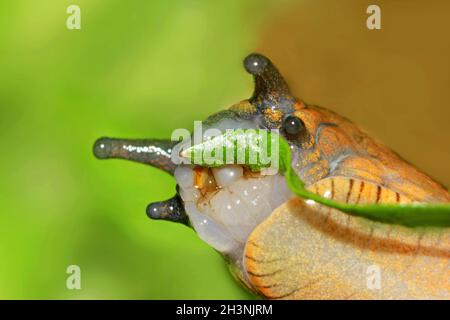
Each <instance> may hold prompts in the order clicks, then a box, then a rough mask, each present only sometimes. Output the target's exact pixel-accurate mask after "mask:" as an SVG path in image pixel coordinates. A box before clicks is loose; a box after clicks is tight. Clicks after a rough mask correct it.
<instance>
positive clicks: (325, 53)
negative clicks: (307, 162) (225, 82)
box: [258, 0, 450, 186]
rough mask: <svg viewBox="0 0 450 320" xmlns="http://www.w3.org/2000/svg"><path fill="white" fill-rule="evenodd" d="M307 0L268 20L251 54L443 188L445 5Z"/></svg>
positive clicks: (449, 79) (447, 104)
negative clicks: (377, 13)
mask: <svg viewBox="0 0 450 320" xmlns="http://www.w3.org/2000/svg"><path fill="white" fill-rule="evenodd" d="M369 4H371V3H369V2H364V1H350V0H344V1H333V0H316V1H305V2H302V3H301V4H299V5H295V6H293V5H292V6H286V7H285V8H283V9H281V10H280V11H279V12H274V14H273V16H271V17H269V18H268V19H267V24H266V28H265V31H264V32H263V37H262V40H261V44H260V46H259V47H258V50H259V51H260V52H262V53H264V54H266V55H267V56H268V57H270V59H271V60H272V61H273V62H274V63H275V64H276V65H277V66H278V67H279V69H280V70H281V71H282V72H283V74H284V75H285V77H286V80H287V82H288V84H289V86H290V88H291V89H292V91H293V93H294V94H295V95H296V96H298V97H299V98H301V99H303V100H304V101H305V102H306V103H309V104H316V105H320V106H322V107H325V108H327V109H330V110H333V111H335V112H337V113H339V114H341V115H343V116H345V117H348V118H349V119H351V120H352V121H354V122H355V123H356V124H358V125H359V126H361V127H362V128H364V129H366V130H367V131H368V132H369V133H370V134H371V135H372V136H374V137H376V138H378V139H379V140H381V141H382V142H383V143H384V144H386V145H388V146H390V147H391V148H392V149H394V150H395V151H397V152H398V153H399V154H400V155H401V156H402V157H404V158H405V159H407V160H408V161H410V162H411V163H413V164H414V165H416V166H417V167H418V168H420V169H422V170H423V171H425V172H426V173H428V174H429V175H431V176H432V177H433V178H435V179H436V180H437V181H439V182H441V183H443V184H444V185H446V186H450V170H448V164H449V163H450V123H449V120H450V90H448V86H449V84H450V59H449V57H450V42H449V41H448V40H447V37H448V34H450V25H448V23H447V22H446V21H447V15H448V12H450V2H445V1H433V2H432V3H428V2H426V1H418V0H410V1H397V2H395V1H387V0H380V1H377V3H376V4H377V5H379V6H380V8H381V25H382V29H381V30H368V29H367V27H366V19H367V17H368V14H366V8H367V6H368V5H369Z"/></svg>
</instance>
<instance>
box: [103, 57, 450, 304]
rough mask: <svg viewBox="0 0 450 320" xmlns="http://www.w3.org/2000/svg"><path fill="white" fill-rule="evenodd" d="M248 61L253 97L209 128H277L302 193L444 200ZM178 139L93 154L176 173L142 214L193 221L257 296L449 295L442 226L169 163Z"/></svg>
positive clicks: (441, 191)
mask: <svg viewBox="0 0 450 320" xmlns="http://www.w3.org/2000/svg"><path fill="white" fill-rule="evenodd" d="M244 67H245V68H246V70H247V71H248V72H249V73H250V74H252V75H253V76H254V79H255V91H254V93H253V96H252V97H251V98H250V99H248V100H244V101H241V102H239V103H237V104H235V105H233V106H232V107H230V108H229V109H228V110H225V111H221V112H219V113H217V114H215V115H212V116H210V117H209V118H208V119H207V120H206V121H205V123H204V126H205V127H206V128H215V129H219V130H221V131H224V130H226V129H239V128H240V129H247V128H255V129H278V130H280V133H281V134H282V135H283V136H284V137H285V138H286V140H287V141H288V142H289V144H290V146H291V150H292V163H291V164H292V168H293V169H294V170H295V171H296V173H297V174H298V175H299V176H300V177H301V179H302V180H303V181H304V182H305V184H306V186H307V188H308V190H310V191H311V192H314V193H316V194H319V195H321V196H323V197H325V198H330V199H333V200H336V201H341V202H345V203H355V204H388V203H389V204H390V203H394V204H395V203H398V204H405V203H416V202H419V203H435V202H450V194H449V192H448V191H447V190H446V189H445V188H444V187H442V186H441V185H440V184H439V183H437V182H435V181H434V180H432V179H431V178H430V177H429V176H427V175H426V174H424V173H422V172H421V171H420V170H418V169H417V168H415V167H414V166H412V165H411V164H409V163H407V162H406V161H404V160H403V159H402V158H401V157H399V156H398V155H397V154H395V153H394V152H393V151H391V150H390V149H389V148H387V147H385V146H384V145H382V144H380V143H378V142H377V141H375V140H374V139H372V138H370V137H369V136H368V135H367V134H366V133H365V132H363V131H362V130H361V129H359V128H358V127H357V126H356V125H354V124H353V123H352V122H350V121H349V120H347V119H345V118H343V117H341V116H339V115H337V114H335V113H333V112H331V111H328V110H326V109H323V108H321V107H316V106H310V105H307V104H306V103H305V102H303V101H301V100H298V99H296V98H295V97H293V96H292V95H291V93H290V92H289V89H288V86H287V84H286V83H285V81H284V79H283V78H282V76H281V75H280V73H279V72H278V70H277V69H276V68H275V67H274V66H273V65H272V63H271V61H270V60H269V59H267V58H266V57H264V56H262V55H259V54H252V55H249V56H248V57H247V58H246V59H245V61H244ZM175 144H176V142H170V141H156V140H138V141H133V140H121V139H110V138H102V139H99V140H98V141H97V142H96V144H95V145H94V153H95V154H96V155H97V157H99V158H102V159H104V158H125V159H129V160H133V161H138V162H142V163H147V164H150V165H152V166H156V167H159V168H160V169H163V170H165V171H167V172H169V173H171V174H173V175H174V176H175V179H176V180H177V184H178V187H177V195H176V196H175V197H173V198H171V199H169V200H167V201H162V202H157V203H153V204H150V205H149V206H148V208H147V214H148V215H149V216H150V217H151V218H153V219H165V220H170V221H175V222H181V223H183V224H186V225H189V226H191V227H192V228H193V229H194V230H195V231H196V232H197V234H198V235H199V237H200V238H201V239H203V240H204V241H205V242H207V243H208V244H210V245H211V246H212V247H213V248H214V249H216V250H217V251H219V252H220V253H221V254H222V255H223V256H224V257H225V259H226V260H227V261H228V262H229V263H230V266H231V269H232V271H233V273H234V274H235V276H236V278H237V279H238V280H239V281H240V282H242V283H243V284H244V285H245V286H246V287H247V288H249V289H250V290H251V291H253V292H255V293H256V294H258V295H260V296H262V297H264V298H268V299H303V298H304V299H344V298H349V299H401V298H439V299H450V268H449V261H450V230H449V229H448V228H408V227H404V226H399V225H392V224H387V223H380V222H375V221H371V220H368V219H364V218H360V217H354V216H350V215H348V214H346V213H344V212H341V211H339V210H336V209H332V208H329V207H326V206H324V205H321V204H318V203H315V202H313V201H312V202H311V201H308V200H304V199H301V198H298V197H295V196H293V194H292V193H291V192H290V191H289V189H288V188H287V187H286V183H285V181H284V177H283V176H282V175H280V174H276V175H267V176H264V175H261V174H257V173H254V172H251V171H250V170H248V169H246V168H245V167H242V166H238V165H226V166H223V167H220V168H214V169H211V168H206V167H199V166H193V165H186V164H180V165H175V164H174V163H173V162H171V161H169V160H170V152H171V150H173V149H174V148H175ZM137 150H139V152H138V151H137ZM371 273H374V275H372V274H371ZM377 275H378V276H379V279H378V280H377ZM373 276H374V277H375V278H373ZM374 279H375V281H372V280H374ZM371 281H372V282H374V283H371Z"/></svg>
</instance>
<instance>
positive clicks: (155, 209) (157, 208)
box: [146, 202, 162, 220]
mask: <svg viewBox="0 0 450 320" xmlns="http://www.w3.org/2000/svg"><path fill="white" fill-rule="evenodd" d="M146 212H147V216H148V217H149V218H150V219H154V220H158V219H161V218H162V217H161V213H162V210H161V203H160V202H154V203H150V204H149V205H148V206H147V209H146Z"/></svg>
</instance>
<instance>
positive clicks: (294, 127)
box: [283, 116, 305, 135]
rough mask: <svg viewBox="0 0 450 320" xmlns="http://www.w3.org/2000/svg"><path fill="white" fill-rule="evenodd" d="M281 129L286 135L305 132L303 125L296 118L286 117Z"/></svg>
mask: <svg viewBox="0 0 450 320" xmlns="http://www.w3.org/2000/svg"><path fill="white" fill-rule="evenodd" d="M283 129H284V131H285V132H286V133H287V134H290V135H296V134H299V133H300V132H302V131H303V130H305V124H304V123H303V121H302V120H300V118H297V117H296V116H287V117H286V118H285V119H284V121H283Z"/></svg>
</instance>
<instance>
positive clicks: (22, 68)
mask: <svg viewBox="0 0 450 320" xmlns="http://www.w3.org/2000/svg"><path fill="white" fill-rule="evenodd" d="M274 3H275V1H260V0H258V1H256V0H249V1H243V0H232V1H230V0H227V1H119V0H107V1H106V0H97V1H87V0H78V1H50V0H46V1H17V0H15V1H12V0H7V1H1V2H0V41H1V43H0V136H1V142H2V144H1V150H2V154H1V155H2V156H1V158H0V177H1V180H0V203H1V214H0V259H1V261H0V298H3V299H5V298H6V299H11V298H25V299H28V298H41V299H47V298H67V299H76V298H81V299H85V298H88V299H90V298H113V299H115V298H138V299H140V298H150V299H152V298H160V299H165V298H175V299H177V298H180V299H181V298H191V299H197V298H206V299H209V298H220V299H222V298H223V299H228V298H250V297H252V296H251V295H250V294H248V293H247V292H246V291H245V290H244V289H241V288H240V287H239V285H238V284H237V283H236V282H235V281H234V279H233V278H232V276H231V275H230V274H229V272H228V269H227V266H226V265H225V263H224V261H223V260H222V258H221V257H220V256H219V255H218V254H217V253H216V252H215V251H214V250H213V249H211V248H210V247H209V246H208V245H206V244H204V243H203V242H201V240H200V239H198V237H197V236H196V235H195V233H194V232H193V231H192V230H190V229H188V228H186V227H184V226H182V225H176V224H171V223H167V222H156V221H150V220H149V219H148V218H147V217H146V215H145V208H146V205H147V204H148V203H150V202H153V201H159V200H164V199H166V198H169V197H171V196H172V195H173V194H174V192H175V181H174V179H173V178H172V177H170V176H169V175H167V174H165V173H163V172H159V171H157V170H156V169H153V168H150V167H147V166H143V165H140V164H133V163H127V162H124V161H99V160H96V159H95V158H94V157H93V155H92V151H91V148H92V144H93V142H94V140H95V139H96V138H98V137H100V136H113V137H128V138H149V137H154V138H167V137H170V134H171V132H172V130H173V129H175V128H189V129H190V128H192V125H193V121H194V120H201V119H203V118H205V117H206V116H207V115H209V114H211V113H213V112H216V111H218V110H219V109H222V108H225V107H227V106H229V105H230V104H231V103H234V102H236V101H239V100H241V99H244V98H246V97H248V96H249V95H250V94H251V90H252V80H251V78H250V77H249V76H248V75H247V74H246V73H245V72H244V71H243V68H242V66H241V61H242V59H243V57H244V56H245V55H246V54H247V53H249V52H251V51H252V49H253V47H254V46H255V43H256V41H257V39H256V35H257V34H258V26H259V24H260V23H261V21H262V20H263V19H264V16H265V15H266V14H267V12H268V11H270V10H271V6H272V7H273V4H274ZM70 4H77V5H79V6H80V8H81V30H68V29H67V28H66V19H67V17H68V14H66V8H67V7H68V5H70ZM72 264H75V265H79V266H80V268H81V286H82V289H81V290H68V289H66V278H67V276H68V275H67V274H66V268H67V267H68V266H69V265H72Z"/></svg>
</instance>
